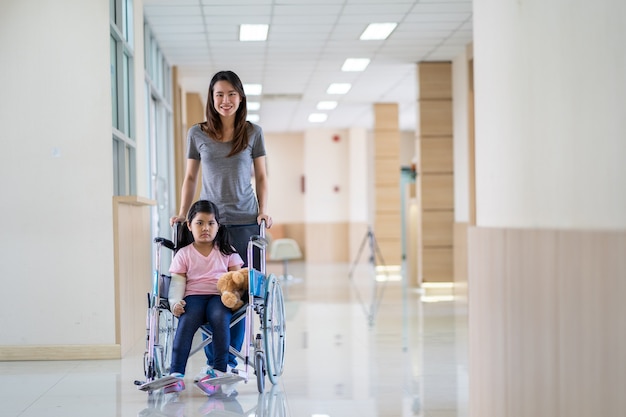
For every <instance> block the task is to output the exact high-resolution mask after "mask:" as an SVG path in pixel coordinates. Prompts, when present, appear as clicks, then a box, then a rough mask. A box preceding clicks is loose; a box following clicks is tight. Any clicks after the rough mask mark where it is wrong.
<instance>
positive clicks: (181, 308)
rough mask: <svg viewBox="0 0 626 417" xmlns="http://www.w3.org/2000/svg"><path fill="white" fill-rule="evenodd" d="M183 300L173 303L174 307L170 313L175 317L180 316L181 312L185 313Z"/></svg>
mask: <svg viewBox="0 0 626 417" xmlns="http://www.w3.org/2000/svg"><path fill="white" fill-rule="evenodd" d="M185 304H186V303H185V300H180V301H179V302H177V303H176V304H174V308H173V309H172V314H174V315H175V316H176V317H180V316H181V315H182V314H185Z"/></svg>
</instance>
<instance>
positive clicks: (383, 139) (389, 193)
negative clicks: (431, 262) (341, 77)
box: [374, 103, 402, 265]
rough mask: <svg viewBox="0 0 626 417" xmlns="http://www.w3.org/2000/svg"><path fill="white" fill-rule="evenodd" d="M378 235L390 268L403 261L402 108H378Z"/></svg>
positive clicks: (375, 161)
mask: <svg viewBox="0 0 626 417" xmlns="http://www.w3.org/2000/svg"><path fill="white" fill-rule="evenodd" d="M374 115H375V116H374V117H375V121H374V172H375V179H374V188H375V200H376V201H375V207H376V209H375V212H374V235H375V236H376V241H377V242H378V246H379V248H380V251H381V252H382V256H383V258H384V261H385V264H386V265H400V263H401V258H402V233H401V230H400V227H401V224H402V223H401V215H402V213H401V207H400V204H401V201H400V200H401V198H400V129H399V124H398V105H397V104H395V103H376V104H374Z"/></svg>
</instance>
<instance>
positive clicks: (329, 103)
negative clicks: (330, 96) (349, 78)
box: [317, 101, 337, 110]
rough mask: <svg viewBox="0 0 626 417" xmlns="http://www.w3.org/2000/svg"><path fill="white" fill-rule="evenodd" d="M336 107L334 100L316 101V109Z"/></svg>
mask: <svg viewBox="0 0 626 417" xmlns="http://www.w3.org/2000/svg"><path fill="white" fill-rule="evenodd" d="M335 107H337V102H336V101H320V102H319V103H317V109H318V110H332V109H334V108H335Z"/></svg>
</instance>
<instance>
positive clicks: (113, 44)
mask: <svg viewBox="0 0 626 417" xmlns="http://www.w3.org/2000/svg"><path fill="white" fill-rule="evenodd" d="M117 100H118V97H117V43H116V42H115V38H113V36H111V105H112V109H111V110H112V114H113V126H114V127H116V128H118V129H119V125H118V117H117Z"/></svg>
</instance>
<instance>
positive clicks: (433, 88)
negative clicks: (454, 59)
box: [418, 62, 452, 100]
mask: <svg viewBox="0 0 626 417" xmlns="http://www.w3.org/2000/svg"><path fill="white" fill-rule="evenodd" d="M451 80H452V65H451V64H450V62H421V63H420V64H419V70H418V82H419V86H420V88H419V94H420V99H436V100H437V99H439V100H441V99H450V98H452V81H451Z"/></svg>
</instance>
